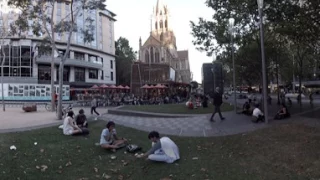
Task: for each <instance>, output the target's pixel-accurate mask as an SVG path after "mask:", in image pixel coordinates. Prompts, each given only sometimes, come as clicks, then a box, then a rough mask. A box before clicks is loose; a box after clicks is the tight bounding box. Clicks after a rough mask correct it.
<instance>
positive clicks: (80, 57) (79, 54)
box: [74, 52, 84, 61]
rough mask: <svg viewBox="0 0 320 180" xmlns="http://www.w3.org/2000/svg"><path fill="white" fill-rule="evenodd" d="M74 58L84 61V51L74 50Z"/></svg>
mask: <svg viewBox="0 0 320 180" xmlns="http://www.w3.org/2000/svg"><path fill="white" fill-rule="evenodd" d="M74 59H76V60H80V61H84V53H81V52H74Z"/></svg>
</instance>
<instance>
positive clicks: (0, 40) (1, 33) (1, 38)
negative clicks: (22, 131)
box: [0, 21, 8, 111]
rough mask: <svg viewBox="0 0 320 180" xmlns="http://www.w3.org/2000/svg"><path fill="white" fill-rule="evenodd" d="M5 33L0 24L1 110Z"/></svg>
mask: <svg viewBox="0 0 320 180" xmlns="http://www.w3.org/2000/svg"><path fill="white" fill-rule="evenodd" d="M2 22H3V21H2ZM7 35H8V32H7V29H6V28H5V26H4V25H3V24H0V49H1V52H0V57H1V58H0V64H1V99H2V110H3V111H6V105H5V102H4V88H3V65H4V62H5V60H6V53H5V45H4V38H6V37H7Z"/></svg>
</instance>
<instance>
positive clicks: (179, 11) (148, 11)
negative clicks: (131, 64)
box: [107, 0, 213, 83]
mask: <svg viewBox="0 0 320 180" xmlns="http://www.w3.org/2000/svg"><path fill="white" fill-rule="evenodd" d="M162 1H163V3H164V4H167V6H168V8H169V11H170V14H171V18H170V19H171V22H172V23H171V25H172V29H173V31H174V33H175V35H176V39H177V48H178V50H189V61H190V67H191V72H192V73H193V80H196V81H197V82H199V83H201V81H202V79H201V67H202V64H203V63H207V62H212V60H213V59H212V57H208V56H207V55H206V53H205V52H200V51H198V50H196V48H195V46H194V45H193V44H192V40H193V39H194V38H193V36H192V35H191V28H190V21H194V22H198V19H199V17H203V18H205V19H207V20H211V19H212V15H213V10H212V9H210V8H208V7H207V6H206V5H205V0H162ZM156 3H157V0H107V9H108V10H110V11H112V12H113V13H115V14H116V15H117V16H116V17H115V18H116V19H117V21H116V23H115V27H114V28H115V39H116V40H117V39H118V38H119V37H120V36H121V37H125V38H127V39H128V40H129V43H130V46H131V47H133V49H134V51H138V50H139V38H140V37H141V39H142V44H143V43H144V42H145V41H146V40H147V38H148V37H149V35H150V29H151V27H150V26H151V24H150V18H151V15H152V11H153V7H154V6H155V5H156Z"/></svg>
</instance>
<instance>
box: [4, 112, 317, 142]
mask: <svg viewBox="0 0 320 180" xmlns="http://www.w3.org/2000/svg"><path fill="white" fill-rule="evenodd" d="M73 109H74V111H75V112H76V113H77V112H78V111H79V109H80V107H77V108H73ZM83 109H84V110H85V113H86V114H89V113H90V108H88V107H87V108H83ZM1 110H2V109H1ZM300 110H301V111H303V112H304V113H301V112H300V111H297V110H295V112H292V113H293V114H296V115H293V118H291V120H285V121H281V122H291V121H292V119H294V120H295V121H299V120H301V121H300V122H305V123H309V124H310V125H314V124H317V121H315V120H316V119H317V118H318V119H319V117H320V116H319V115H320V110H319V109H317V108H316V107H314V109H310V108H308V107H305V108H303V109H300ZM98 111H99V112H100V113H101V114H102V115H101V116H100V117H99V118H98V119H100V120H106V121H109V120H112V121H115V122H116V124H120V125H123V126H126V127H131V128H135V129H139V130H143V131H151V130H156V131H159V132H161V133H162V134H169V135H178V136H197V137H207V136H225V135H232V134H239V133H246V132H250V131H254V130H257V129H260V128H265V127H268V126H271V125H272V124H275V123H277V122H275V121H271V123H269V124H264V123H258V124H254V123H252V122H251V117H250V116H245V115H241V114H235V113H234V112H224V113H223V116H224V117H225V118H226V120H224V121H220V119H219V117H218V115H216V117H215V119H216V122H210V121H209V118H210V114H204V115H194V116H190V117H178V118H172V117H171V118H155V117H153V118H151V117H136V116H126V115H112V114H108V113H107V112H108V109H106V108H98ZM300 115H302V116H300ZM0 116H1V120H0V123H1V127H0V132H2V133H3V132H15V131H25V130H31V129H36V128H41V127H49V126H58V125H60V124H62V121H61V120H57V118H56V115H55V113H53V112H48V111H46V110H45V109H44V107H42V106H40V107H38V111H37V112H32V113H25V112H23V111H22V110H21V107H7V109H6V112H3V111H0ZM94 117H95V116H91V115H89V118H90V119H93V118H94ZM302 119H309V120H308V121H302ZM101 128H103V127H101Z"/></svg>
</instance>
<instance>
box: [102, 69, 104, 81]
mask: <svg viewBox="0 0 320 180" xmlns="http://www.w3.org/2000/svg"><path fill="white" fill-rule="evenodd" d="M103 79H104V72H103V71H101V80H103Z"/></svg>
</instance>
